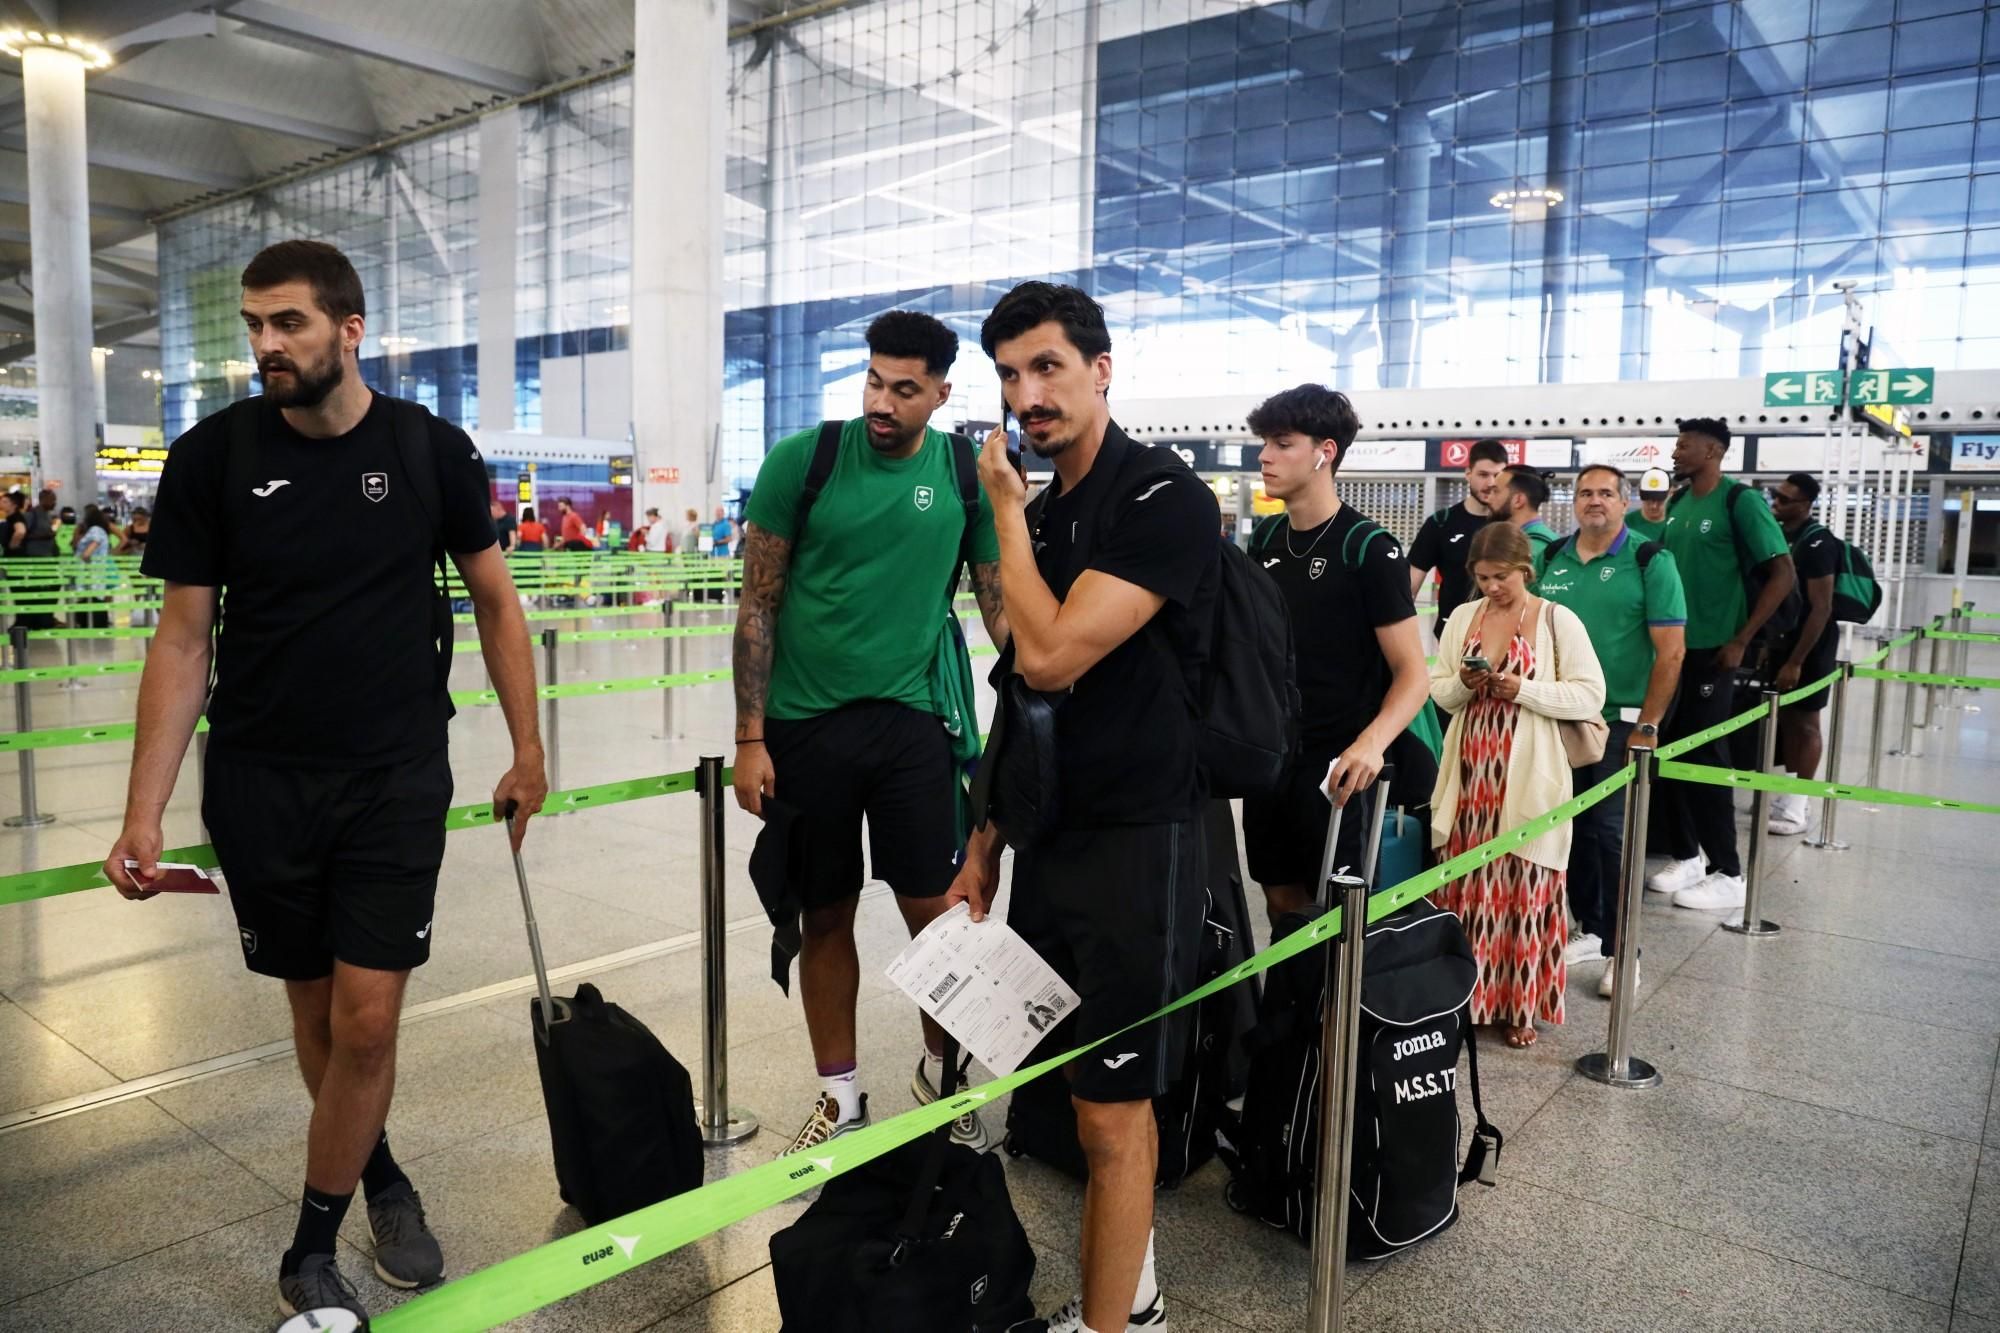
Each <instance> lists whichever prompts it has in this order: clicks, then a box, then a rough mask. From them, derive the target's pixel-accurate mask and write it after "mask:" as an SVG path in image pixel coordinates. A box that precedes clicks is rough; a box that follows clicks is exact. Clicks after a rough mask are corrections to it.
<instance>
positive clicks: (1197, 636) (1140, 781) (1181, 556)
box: [1034, 424, 1222, 828]
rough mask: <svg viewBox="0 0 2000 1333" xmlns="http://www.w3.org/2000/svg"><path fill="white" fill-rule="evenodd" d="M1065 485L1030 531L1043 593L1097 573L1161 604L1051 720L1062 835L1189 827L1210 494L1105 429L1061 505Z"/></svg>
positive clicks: (1217, 516)
mask: <svg viewBox="0 0 2000 1333" xmlns="http://www.w3.org/2000/svg"><path fill="white" fill-rule="evenodd" d="M1061 485H1062V481H1061V479H1060V478H1058V479H1057V480H1055V481H1054V482H1051V483H1050V492H1051V493H1050V495H1049V497H1048V499H1047V501H1046V502H1045V503H1044V505H1043V507H1042V511H1041V517H1040V522H1039V523H1038V524H1037V525H1036V527H1035V530H1034V540H1035V563H1036V565H1037V567H1038V568H1039V569H1040V570H1041V574H1042V578H1043V579H1044V580H1046V581H1047V583H1048V585H1049V590H1050V591H1051V592H1053V593H1054V594H1055V595H1056V597H1057V598H1058V599H1061V598H1064V597H1067V596H1068V595H1069V590H1070V587H1071V585H1072V584H1074V583H1075V582H1076V580H1077V578H1078V577H1080V576H1081V575H1082V574H1083V572H1084V571H1085V570H1086V569H1095V570H1098V571H1100V572H1102V573H1105V574H1109V575H1111V576H1112V577H1114V578H1119V579H1123V580H1125V581H1126V582H1127V583H1134V584H1137V585H1138V586H1139V587H1142V588H1145V589H1147V590H1148V591H1150V592H1155V593H1158V594H1159V595H1160V596H1162V597H1164V598H1166V605H1165V606H1164V607H1162V608H1161V609H1160V612H1159V614H1158V615H1157V616H1155V617H1154V623H1153V624H1150V625H1147V626H1145V627H1143V628H1141V629H1140V630H1139V632H1138V633H1136V634H1134V635H1133V636H1132V637H1131V638H1129V639H1127V640H1125V642H1123V643H1121V644H1119V645H1118V646H1117V647H1116V648H1114V649H1112V650H1111V651H1110V652H1109V653H1108V654H1106V655H1105V657H1104V660H1103V661H1101V662H1099V663H1098V664H1097V665H1096V666H1094V667H1092V668H1091V669H1090V670H1089V671H1087V672H1085V673H1084V674H1083V677H1082V679H1080V680H1078V681H1077V682H1076V685H1075V686H1074V688H1073V689H1072V691H1071V693H1070V695H1069V697H1068V698H1067V699H1065V700H1064V701H1063V703H1062V706H1061V707H1060V708H1059V709H1057V711H1056V749H1057V764H1058V769H1057V777H1056V781H1057V784H1058V791H1059V797H1058V799H1059V800H1060V802H1061V805H1062V812H1061V817H1060V821H1059V822H1060V823H1061V825H1062V826H1063V827H1064V828H1095V827H1099V826H1102V825H1107V824H1159V823H1166V822H1169V821H1173V820H1180V819H1187V818H1190V817H1192V816H1193V815H1194V813H1195V811H1196V809H1197V808H1198V806H1199V803H1200V798H1201V789H1200V780H1199V778H1198V776H1197V774H1196V768H1195V717H1194V704H1193V700H1194V697H1195V689H1196V682H1197V681H1198V680H1199V679H1200V675H1201V669H1202V665H1203V664H1204V663H1205V662H1206V661H1207V659H1208V637H1209V632H1210V622H1211V619H1212V617H1213V614H1214V598H1215V581H1216V578H1217V572H1216V567H1217V562H1218V561H1219V560H1220V558H1221V530H1222V513H1221V509H1220V507H1219V506H1218V505H1217V504H1216V502H1215V492H1213V491H1211V490H1210V489H1209V488H1208V485H1207V483H1205V482H1203V481H1202V480H1201V478H1199V477H1197V476H1196V475H1195V474H1194V472H1193V471H1192V470H1191V469H1189V468H1188V467H1187V465H1186V464H1184V463H1182V462H1181V461H1180V459H1179V458H1178V457H1176V456H1175V455H1174V454H1172V453H1171V452H1168V451H1154V450H1150V449H1146V448H1143V447H1142V446H1140V445H1136V444H1134V443H1132V441H1131V440H1130V439H1128V438H1126V435H1125V432H1123V431H1122V430H1120V429H1119V428H1118V427H1117V425H1115V424H1114V425H1112V426H1111V428H1110V429H1109V430H1108V431H1107V432H1106V434H1105V437H1104V445H1103V448H1102V449H1101V450H1100V451H1099V453H1098V455H1097V459H1096V461H1095V462H1094V463H1092V464H1091V468H1090V471H1089V472H1088V473H1087V474H1086V475H1085V476H1084V478H1083V480H1082V481H1081V482H1079V483H1078V484H1077V487H1076V489H1075V490H1074V491H1072V492H1070V493H1068V494H1062V493H1061V492H1060V487H1061ZM1079 555H1082V557H1083V558H1082V559H1081V560H1079V559H1078V558H1077V557H1078V556H1079ZM1162 636H1163V638H1164V646H1165V647H1166V649H1167V650H1168V651H1164V652H1163V651H1162V646H1163V644H1162ZM1176 663H1177V664H1178V674H1179V676H1180V679H1175V678H1174V677H1175V674H1176Z"/></svg>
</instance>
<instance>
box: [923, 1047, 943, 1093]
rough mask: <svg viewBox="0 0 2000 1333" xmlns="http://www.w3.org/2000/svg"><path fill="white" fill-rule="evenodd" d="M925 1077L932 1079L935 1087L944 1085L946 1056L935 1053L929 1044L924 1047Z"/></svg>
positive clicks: (932, 1084)
mask: <svg viewBox="0 0 2000 1333" xmlns="http://www.w3.org/2000/svg"><path fill="white" fill-rule="evenodd" d="M924 1077H925V1078H927V1079H929V1080H930V1081H931V1086H932V1087H933V1088H941V1087H943V1086H944V1057H943V1056H942V1055H936V1054H933V1053H932V1052H931V1049H930V1047H928V1046H926V1047H925V1048H924Z"/></svg>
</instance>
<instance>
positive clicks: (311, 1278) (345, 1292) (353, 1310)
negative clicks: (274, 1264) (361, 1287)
mask: <svg viewBox="0 0 2000 1333" xmlns="http://www.w3.org/2000/svg"><path fill="white" fill-rule="evenodd" d="M305 1310H346V1311H347V1312H348V1313H350V1314H352V1315H353V1316H354V1317H355V1318H356V1319H359V1320H360V1321H361V1326H362V1327H363V1328H366V1327H368V1311H367V1310H366V1309H364V1308H362V1305H361V1298H360V1297H359V1296H357V1295H355V1294H354V1284H353V1283H351V1282H349V1281H348V1280H347V1279H346V1278H344V1277H342V1276H341V1273H340V1269H339V1268H337V1267H335V1266H334V1262H333V1256H332V1255H330V1254H309V1255H307V1256H306V1257H305V1258H304V1259H303V1260H301V1261H300V1263H299V1271H298V1272H296V1273H294V1274H292V1275H291V1276H290V1277H281V1278H279V1279H278V1313H279V1314H281V1315H283V1316H285V1318H287V1319H290V1318H291V1317H292V1316H293V1315H296V1314H299V1313H300V1312H302V1311H305Z"/></svg>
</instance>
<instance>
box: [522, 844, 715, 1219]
mask: <svg viewBox="0 0 2000 1333" xmlns="http://www.w3.org/2000/svg"><path fill="white" fill-rule="evenodd" d="M512 817H513V810H512V809H511V808H510V809H509V810H508V818H509V821H510V822H511V820H512ZM514 878H515V881H516V882H517V883H519V885H520V886H521V910H522V912H523V914H524V915H525V916H526V918H527V923H528V951H529V953H530V954H532V955H533V956H534V960H535V983H536V990H537V992H538V994H537V995H536V996H535V997H534V998H532V999H530V1000H529V1001H528V1006H529V1020H530V1023H531V1026H532V1027H533V1029H534V1034H535V1065H536V1068H537V1069H538V1070H539V1072H540V1073H541V1077H542V1101H543V1102H544V1103H545V1104H546V1106H547V1107H548V1113H549V1141H550V1145H551V1146H552V1147H553V1148H554V1150H555V1165H556V1184H557V1186H558V1188H559V1189H560V1191H561V1193H562V1199H563V1202H564V1203H567V1204H569V1205H570V1206H572V1207H573V1208H575V1209H576V1211H577V1212H579V1213H581V1214H582V1215H583V1220H584V1221H585V1222H588V1223H590V1224H592V1225H593V1226H594V1225H596V1224H597V1223H599V1222H606V1221H609V1220H610V1219H612V1218H614V1217H620V1216H622V1215H624V1214H626V1213H629V1212H631V1211H632V1210H633V1209H635V1208H643V1207H645V1206H647V1205H648V1204H654V1203H658V1202H659V1201H660V1200H662V1199H668V1198H672V1197H673V1196H674V1195H676V1194H680V1193H683V1192H685V1191H687V1190H691V1189H694V1188H695V1187H697V1186H699V1185H700V1184H701V1177H702V1155H701V1129H700V1127H699V1126H698V1125H697V1124H696V1123H695V1114H694V1081H693V1080H692V1079H691V1078H690V1077H689V1076H688V1071H687V1069H686V1067H684V1066H683V1065H682V1064H681V1062H680V1061H678V1060H676V1059H674V1057H673V1056H672V1055H670V1054H669V1053H668V1051H667V1048H666V1047H665V1046H662V1045H661V1044H660V1039H659V1038H658V1037H655V1036H654V1035H653V1034H652V1032H650V1031H649V1030H648V1029H647V1027H646V1025H645V1024H644V1023H641V1022H640V1021H639V1020H638V1019H636V1018H634V1017H632V1015H630V1014H628V1013H626V1012H625V1011H624V1010H623V1009H620V1008H619V1007H618V1006H617V1005H615V1004H612V1003H611V1002H610V1001H608V1000H606V999H605V998H604V997H603V995H601V994H600V993H599V992H598V989H597V987H595V986H593V985H591V984H590V983H588V982H585V983H584V984H582V985H580V986H578V987H577V988H576V994H575V995H572V996H570V997H568V998H566V999H565V998H557V997H552V996H551V995H550V994H549V970H548V966H547V964H546V963H544V962H543V960H542V937H541V931H540V930H539V928H538V927H537V926H536V925H535V905H534V900H533V899H532V898H530V897H529V895H528V872H527V869H526V867H524V866H523V865H522V864H521V854H520V853H519V852H515V853H514Z"/></svg>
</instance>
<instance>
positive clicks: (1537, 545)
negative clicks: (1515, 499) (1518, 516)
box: [1521, 518, 1562, 574]
mask: <svg viewBox="0 0 2000 1333" xmlns="http://www.w3.org/2000/svg"><path fill="white" fill-rule="evenodd" d="M1521 533H1522V535H1523V536H1525V537H1526V538H1527V539H1528V550H1529V552H1530V553H1531V554H1532V555H1533V557H1534V561H1535V572H1536V573H1537V574H1539V573H1541V572H1542V569H1543V568H1544V567H1545V566H1546V565H1547V564H1548V559H1549V549H1550V548H1551V547H1553V546H1554V545H1555V544H1556V543H1557V542H1560V541H1561V540H1562V538H1561V537H1559V536H1557V535H1556V530H1555V529H1554V528H1552V527H1550V526H1549V525H1548V524H1546V523H1544V522H1542V520H1540V519H1539V518H1531V519H1529V520H1528V521H1527V522H1526V523H1523V524H1522V525H1521Z"/></svg>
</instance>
